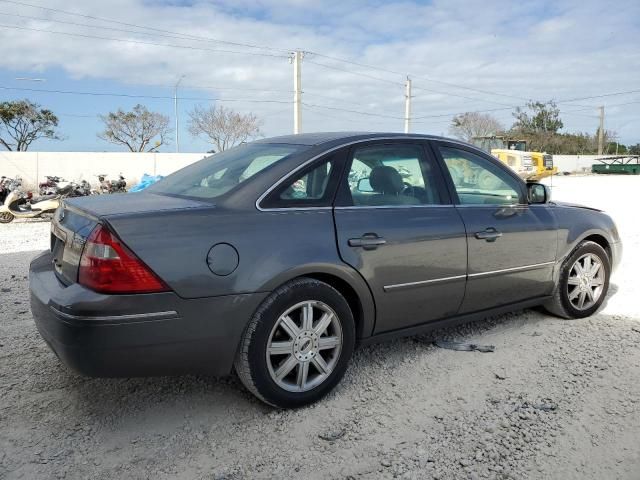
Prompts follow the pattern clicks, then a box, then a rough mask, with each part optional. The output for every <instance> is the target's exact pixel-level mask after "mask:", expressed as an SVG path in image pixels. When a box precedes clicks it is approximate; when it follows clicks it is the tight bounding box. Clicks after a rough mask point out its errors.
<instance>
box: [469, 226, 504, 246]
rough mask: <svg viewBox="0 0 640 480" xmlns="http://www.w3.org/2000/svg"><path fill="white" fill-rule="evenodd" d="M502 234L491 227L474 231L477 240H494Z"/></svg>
mask: <svg viewBox="0 0 640 480" xmlns="http://www.w3.org/2000/svg"><path fill="white" fill-rule="evenodd" d="M501 236H502V232H499V231H498V230H496V229H495V228H493V227H489V228H487V229H485V230H483V231H481V232H476V233H475V237H476V238H477V239H478V240H485V241H487V242H495V241H496V240H497V239H498V238H500V237H501Z"/></svg>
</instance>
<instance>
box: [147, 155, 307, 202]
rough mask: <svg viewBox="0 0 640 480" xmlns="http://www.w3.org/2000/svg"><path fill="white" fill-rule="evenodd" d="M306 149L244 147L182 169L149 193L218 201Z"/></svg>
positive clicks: (155, 185) (157, 184)
mask: <svg viewBox="0 0 640 480" xmlns="http://www.w3.org/2000/svg"><path fill="white" fill-rule="evenodd" d="M306 148H309V147H307V146H304V145H288V144H286V145H285V144H270V143H253V144H248V145H241V146H239V147H236V148H233V149H231V150H226V151H224V152H220V153H216V154H215V155H212V156H210V157H207V158H205V159H203V160H200V161H199V162H196V163H194V164H192V165H189V166H188V167H185V168H183V169H182V170H178V171H177V172H175V173H172V174H171V175H169V176H167V177H166V178H164V179H162V180H160V181H159V182H158V183H156V184H154V185H152V186H151V187H149V188H148V189H147V191H149V192H153V193H164V194H168V195H179V196H185V197H193V198H199V199H206V200H211V199H215V198H217V197H220V196H221V195H224V194H225V193H227V192H229V191H230V190H231V189H233V188H235V187H237V186H238V185H240V184H241V183H242V182H244V181H245V180H247V179H249V178H251V177H253V176H254V175H257V174H258V173H260V172H261V171H262V170H264V169H265V168H268V167H270V166H271V165H273V164H274V163H277V162H279V161H281V160H283V159H285V158H287V157H289V156H291V155H293V154H294V153H297V152H299V151H302V150H303V149H306Z"/></svg>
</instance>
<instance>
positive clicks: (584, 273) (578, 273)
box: [567, 253, 605, 310]
mask: <svg viewBox="0 0 640 480" xmlns="http://www.w3.org/2000/svg"><path fill="white" fill-rule="evenodd" d="M604 282H605V269H604V268H603V266H602V260H600V258H599V257H598V256H597V255H594V254H592V253H586V254H584V255H582V256H581V257H580V258H578V260H576V261H575V263H574V264H573V266H572V267H571V270H570V272H569V278H568V279H567V296H568V299H569V302H571V305H573V307H574V308H575V309H576V310H587V309H589V308H591V307H592V306H593V305H595V303H596V302H597V301H598V300H599V299H600V296H601V295H602V292H603V290H604Z"/></svg>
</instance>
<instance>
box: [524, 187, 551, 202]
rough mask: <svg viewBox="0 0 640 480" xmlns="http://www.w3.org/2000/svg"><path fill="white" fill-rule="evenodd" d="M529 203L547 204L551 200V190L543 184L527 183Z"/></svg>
mask: <svg viewBox="0 0 640 480" xmlns="http://www.w3.org/2000/svg"><path fill="white" fill-rule="evenodd" d="M527 196H528V197H529V203H534V204H538V203H547V202H549V201H550V200H551V190H550V189H549V187H547V186H546V185H543V184H542V183H534V182H531V183H527Z"/></svg>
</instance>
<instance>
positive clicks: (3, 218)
mask: <svg viewBox="0 0 640 480" xmlns="http://www.w3.org/2000/svg"><path fill="white" fill-rule="evenodd" d="M14 218H16V217H14V216H13V214H12V213H11V212H2V213H0V223H11V222H13V219H14Z"/></svg>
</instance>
